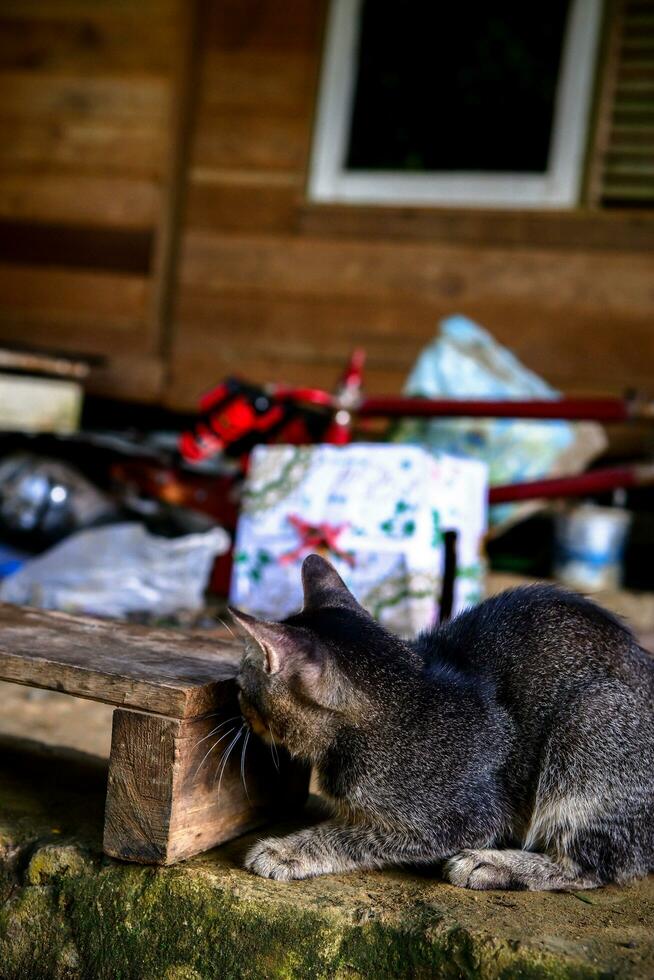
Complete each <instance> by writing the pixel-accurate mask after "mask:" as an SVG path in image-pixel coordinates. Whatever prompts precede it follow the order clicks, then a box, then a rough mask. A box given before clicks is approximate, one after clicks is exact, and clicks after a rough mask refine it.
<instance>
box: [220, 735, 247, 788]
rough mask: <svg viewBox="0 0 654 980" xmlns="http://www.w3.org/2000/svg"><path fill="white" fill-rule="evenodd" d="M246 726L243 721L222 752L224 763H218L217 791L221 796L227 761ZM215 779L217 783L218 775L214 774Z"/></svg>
mask: <svg viewBox="0 0 654 980" xmlns="http://www.w3.org/2000/svg"><path fill="white" fill-rule="evenodd" d="M245 727H246V726H245V722H243V724H242V725H241V727H240V728H239V730H238V731H237V733H236V735H235V736H234V738H233V739H232V741H231V742H230V743H229V745H228V746H227V748H226V749H225V751H224V752H223V754H222V757H221V761H222V765H220V763H218V765H219V766H220V773H219V775H218V793H217V796H220V786H221V783H222V781H223V775H224V773H225V766H226V765H227V761H228V759H229V757H230V755H231V752H232V749H233V748H234V746H235V745H236V743H237V742H238V740H239V738H240V737H241V735H242V734H243V731H244V729H245ZM216 772H218V770H217V769H216ZM213 781H214V785H215V783H216V777H215V776H214V780H213Z"/></svg>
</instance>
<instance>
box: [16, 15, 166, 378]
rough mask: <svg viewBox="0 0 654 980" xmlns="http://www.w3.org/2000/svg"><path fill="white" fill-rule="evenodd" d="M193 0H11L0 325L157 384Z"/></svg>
mask: <svg viewBox="0 0 654 980" xmlns="http://www.w3.org/2000/svg"><path fill="white" fill-rule="evenodd" d="M184 6H185V4H184V0H138V2H127V0H95V2H89V0H3V2H2V3H1V4H0V338H1V339H2V340H3V341H9V342H14V343H24V344H28V345H31V346H42V347H48V348H54V349H59V350H64V351H74V352H79V353H84V354H92V355H97V356H98V358H99V363H101V364H104V368H103V369H102V370H101V371H100V372H98V373H97V375H96V378H95V382H96V384H98V385H99V386H100V387H102V386H103V385H104V386H105V387H106V388H107V389H108V390H109V391H111V392H116V393H120V394H125V395H137V396H145V397H147V396H148V394H150V395H155V394H156V395H158V394H159V393H160V391H161V383H162V378H163V362H162V337H161V316H160V309H159V307H160V303H161V283H160V282H158V280H157V276H158V272H159V271H160V269H161V268H162V262H161V254H160V253H161V247H162V238H164V237H165V234H166V228H165V223H166V220H167V203H168V195H169V177H170V173H171V168H170V163H169V161H170V159H171V152H170V151H171V145H172V141H173V137H174V105H175V87H176V84H177V74H176V72H177V65H178V63H179V58H180V54H179V46H180V39H181V38H183V16H184V15H183V10H184Z"/></svg>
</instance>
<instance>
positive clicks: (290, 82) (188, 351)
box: [168, 0, 654, 407]
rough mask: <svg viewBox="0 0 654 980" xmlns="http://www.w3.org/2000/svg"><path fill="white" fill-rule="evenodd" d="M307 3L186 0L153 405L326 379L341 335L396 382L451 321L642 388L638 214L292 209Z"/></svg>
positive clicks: (579, 371) (304, 126)
mask: <svg viewBox="0 0 654 980" xmlns="http://www.w3.org/2000/svg"><path fill="white" fill-rule="evenodd" d="M323 6H324V5H323V4H322V3H320V2H315V0H287V2H286V3H284V4H278V3H275V2H274V0H223V2H221V3H220V4H218V3H208V4H204V6H203V10H202V27H201V30H200V32H199V34H200V37H201V38H202V42H201V49H200V52H199V58H200V88H199V92H198V105H197V113H196V117H195V122H194V128H193V134H192V143H191V164H190V169H189V172H188V201H187V209H186V213H185V217H184V222H183V231H182V235H183V237H182V252H181V263H180V268H179V280H178V292H177V306H176V317H175V333H174V341H173V355H174V356H173V358H172V361H171V385H170V388H169V390H168V399H169V401H170V403H171V404H174V405H176V406H185V407H186V406H191V405H193V403H194V400H195V399H196V397H197V394H198V392H199V391H201V390H202V389H203V388H204V387H207V386H209V385H211V384H212V383H214V382H215V381H217V380H218V379H220V378H221V377H222V376H223V375H225V374H226V373H230V372H232V373H235V372H238V373H242V374H243V375H245V376H247V377H250V378H252V379H254V380H257V381H265V380H267V379H271V378H277V379H280V380H281V379H285V380H287V381H289V382H302V383H311V384H313V383H315V384H326V385H330V384H332V383H333V382H334V379H335V378H336V377H337V375H338V373H339V369H340V368H341V366H342V364H343V362H344V360H345V358H346V357H347V355H348V352H349V351H350V349H351V348H352V347H353V346H354V345H355V344H363V345H365V347H366V348H367V350H368V352H369V370H368V387H369V389H370V390H371V391H382V390H397V389H398V387H399V386H400V385H401V383H402V380H403V378H404V377H405V376H406V373H407V370H408V369H409V367H410V365H411V363H412V362H413V360H414V358H415V356H416V353H417V351H418V350H419V348H420V347H421V345H423V344H424V343H425V342H427V341H428V340H429V339H430V338H431V337H432V336H433V334H434V331H435V328H436V324H437V321H438V320H439V318H440V317H442V316H445V315H447V314H449V313H452V312H462V313H466V314H468V315H470V316H472V317H475V318H477V319H478V320H479V322H481V323H482V324H484V325H485V326H486V327H488V328H489V329H490V330H491V331H492V332H493V333H494V334H495V335H496V336H497V337H498V339H499V340H501V341H503V342H504V343H506V344H508V345H509V346H511V347H512V348H513V349H514V350H515V351H516V353H517V354H518V355H519V356H520V357H521V358H523V359H524V360H525V362H526V363H527V364H528V365H530V366H531V367H532V368H534V369H535V370H537V371H539V372H541V373H542V374H543V375H544V376H545V377H547V378H548V379H549V380H551V381H552V382H553V383H555V384H557V385H560V386H561V387H563V388H566V389H570V390H577V391H592V390H597V391H599V390H608V391H614V390H620V389H622V388H623V387H625V386H628V385H638V386H643V387H645V388H649V390H650V391H651V390H653V389H654V376H653V372H652V367H651V365H652V361H653V359H654V322H653V317H654V259H653V246H654V223H653V220H652V215H651V213H650V215H649V216H647V217H646V216H645V215H644V214H643V213H642V212H621V213H605V212H601V211H595V212H590V211H585V212H584V211H579V212H572V213H560V214H556V213H550V214H544V213H539V212H531V213H529V212H527V213H515V212H508V211H504V212H496V213H492V212H480V211H477V210H473V211H468V212H466V211H461V210H458V211H454V210H452V211H443V210H437V209H433V210H432V209H408V208H397V209H395V208H374V207H368V208H362V207H349V206H346V207H331V206H322V207H319V206H315V205H311V204H310V203H307V201H306V200H305V182H306V176H307V167H308V160H309V149H310V139H311V127H312V117H313V110H314V105H315V94H316V89H317V79H318V72H319V60H320V50H321V35H322V29H323V16H324V11H323V9H322V8H323Z"/></svg>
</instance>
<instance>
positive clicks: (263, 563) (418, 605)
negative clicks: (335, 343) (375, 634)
mask: <svg viewBox="0 0 654 980" xmlns="http://www.w3.org/2000/svg"><path fill="white" fill-rule="evenodd" d="M487 494H488V487H487V475H486V467H485V465H484V464H483V463H480V462H478V461H475V460H467V459H459V458H456V457H453V456H448V455H433V454H431V453H428V452H426V451H425V450H423V449H421V448H420V447H416V446H398V445H385V444H370V443H354V444H352V445H349V446H327V445H320V446H305V447H297V446H258V447H257V448H256V449H255V450H254V452H253V454H252V457H251V463H250V470H249V474H248V478H247V482H246V485H245V488H244V494H243V505H242V511H241V515H240V518H239V522H238V528H237V534H236V542H235V551H234V571H233V575H232V583H231V591H230V599H231V601H232V602H233V603H234V604H235V605H237V606H239V607H240V608H242V609H244V610H246V611H247V612H250V613H252V614H253V615H255V616H259V617H261V618H265V619H276V620H277V619H283V618H284V617H285V616H288V615H290V614H292V613H293V612H296V611H297V610H298V609H299V608H300V607H301V605H302V587H301V581H300V566H301V564H302V561H303V559H304V558H305V557H306V555H308V554H310V553H312V552H318V553H319V554H322V555H323V556H324V557H325V558H328V559H329V560H330V561H331V562H332V563H333V564H334V566H335V567H336V569H337V571H338V572H339V574H340V575H341V577H342V578H343V580H344V581H345V583H346V584H347V586H348V588H350V589H351V591H352V592H353V593H354V595H355V596H356V597H357V599H358V600H359V602H361V603H362V605H363V606H364V607H365V608H366V609H367V610H368V611H369V612H370V613H371V614H372V615H373V616H374V617H375V618H376V619H378V620H379V621H380V622H381V623H383V624H384V625H385V626H388V627H389V628H390V629H393V630H395V631H397V632H398V633H400V634H402V635H405V636H410V635H414V634H415V633H417V632H418V631H419V630H421V629H424V628H425V627H427V626H429V625H431V624H432V623H434V622H435V621H437V620H438V618H439V612H440V598H441V593H442V587H443V571H444V563H445V553H446V549H445V532H453V535H452V536H451V538H450V540H451V541H453V545H454V552H455V555H456V563H455V566H454V580H453V587H452V588H453V593H452V600H453V601H452V606H453V612H457V611H459V610H461V609H462V608H464V607H465V606H466V605H470V604H473V603H474V602H476V601H478V599H479V598H480V595H481V590H482V576H483V562H482V558H481V554H482V539H483V536H484V533H485V531H486V501H487Z"/></svg>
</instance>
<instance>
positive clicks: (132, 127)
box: [0, 116, 166, 179]
mask: <svg viewBox="0 0 654 980" xmlns="http://www.w3.org/2000/svg"><path fill="white" fill-rule="evenodd" d="M165 149H166V134H165V131H164V129H163V127H162V126H161V125H160V124H157V123H155V122H151V121H150V120H148V119H140V118H139V119H136V120H115V119H109V118H100V119H95V118H93V119H82V118H79V117H75V118H72V117H70V116H60V117H58V118H56V117H51V118H50V119H47V120H46V119H43V120H34V119H30V118H29V117H15V118H13V119H10V120H7V119H3V118H2V117H1V116H0V172H2V171H5V172H9V173H11V174H15V173H16V172H19V173H23V174H31V175H34V176H37V175H38V176H41V175H42V174H53V175H54V174H75V175H78V174H86V175H88V176H95V177H101V176H114V177H123V178H125V177H128V178H134V179H160V178H161V176H162V173H163V171H164V169H165Z"/></svg>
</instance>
